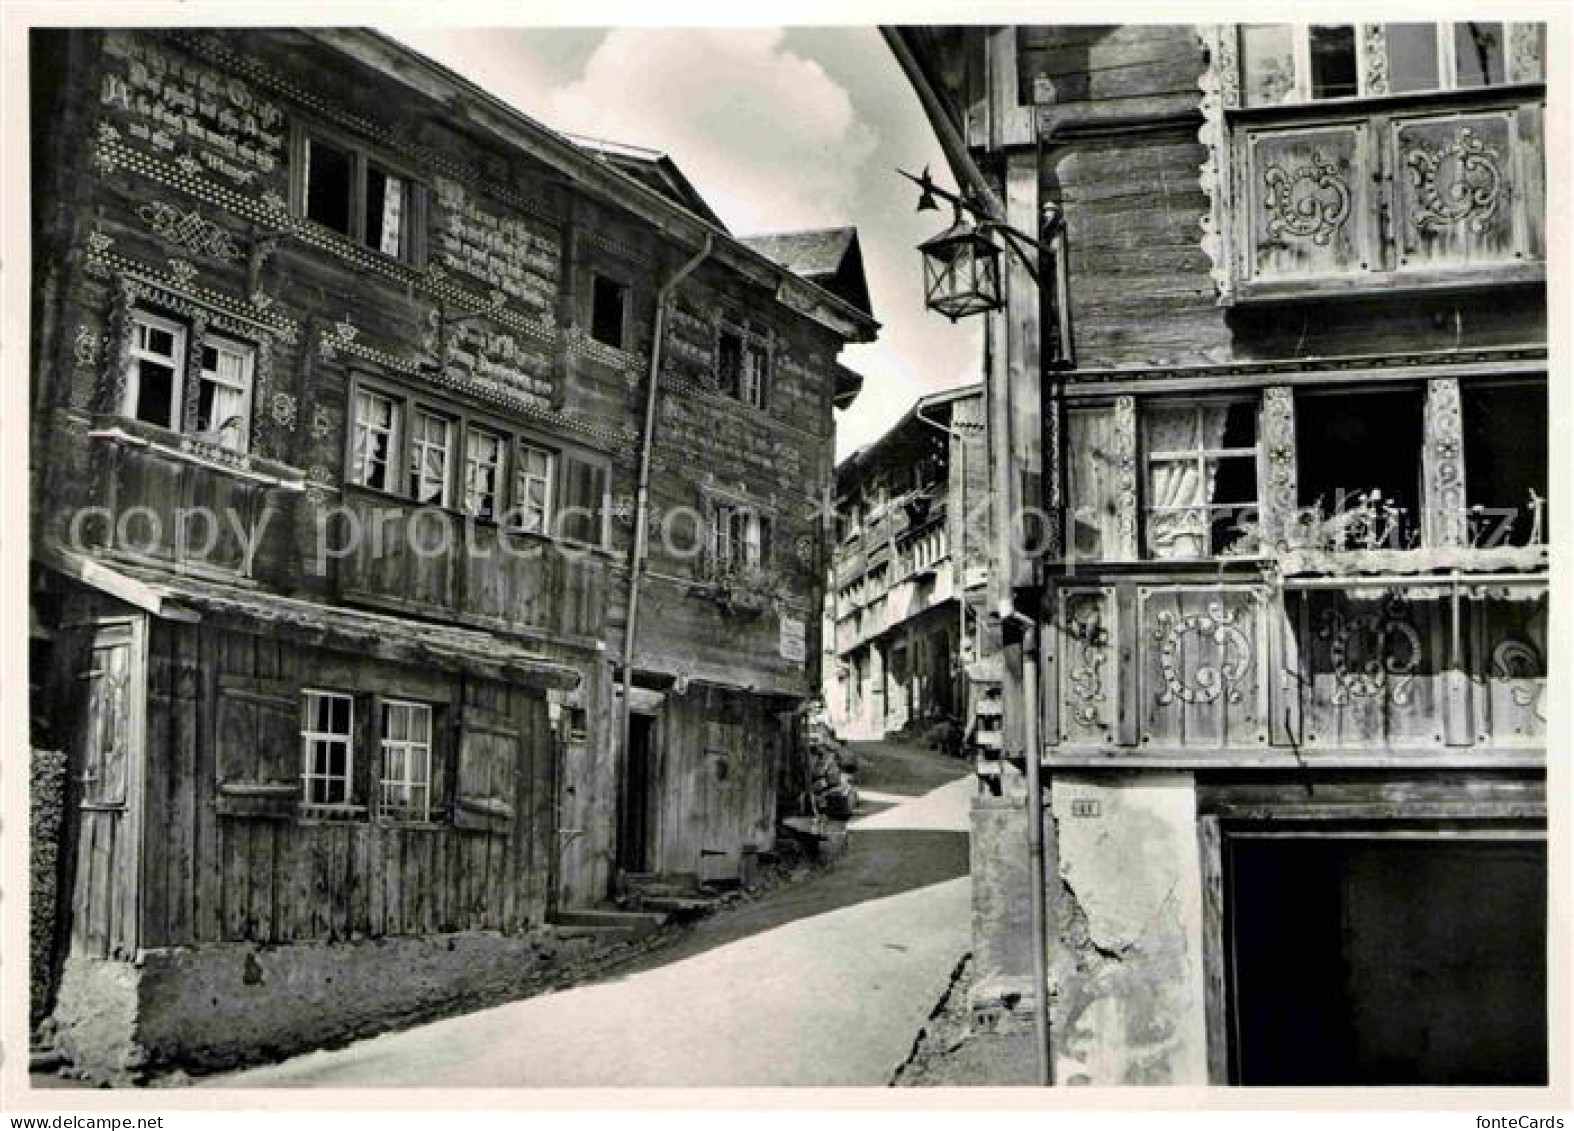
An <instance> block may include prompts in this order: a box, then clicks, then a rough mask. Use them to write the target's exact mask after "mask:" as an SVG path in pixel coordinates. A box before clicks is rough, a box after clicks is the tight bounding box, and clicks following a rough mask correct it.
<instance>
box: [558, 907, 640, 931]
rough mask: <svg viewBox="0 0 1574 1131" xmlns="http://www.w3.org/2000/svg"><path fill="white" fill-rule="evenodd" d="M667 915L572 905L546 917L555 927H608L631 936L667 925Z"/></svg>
mask: <svg viewBox="0 0 1574 1131" xmlns="http://www.w3.org/2000/svg"><path fill="white" fill-rule="evenodd" d="M668 918H669V917H668V916H667V915H665V914H663V913H661V912H659V911H624V910H621V909H619V908H615V907H574V908H565V909H562V910H559V911H555V912H553V913H552V915H551V917H550V918H549V919H548V922H550V923H551V924H552V925H553V926H555V927H564V928H570V929H574V928H583V927H591V928H603V927H604V928H609V929H613V930H621V931H626V932H627V933H628V934H629V935H630V936H632V937H636V938H637V937H639V936H642V935H648V934H650V933H651V932H652V931H657V930H660V929H661V928H662V927H664V926H666V925H667V922H668Z"/></svg>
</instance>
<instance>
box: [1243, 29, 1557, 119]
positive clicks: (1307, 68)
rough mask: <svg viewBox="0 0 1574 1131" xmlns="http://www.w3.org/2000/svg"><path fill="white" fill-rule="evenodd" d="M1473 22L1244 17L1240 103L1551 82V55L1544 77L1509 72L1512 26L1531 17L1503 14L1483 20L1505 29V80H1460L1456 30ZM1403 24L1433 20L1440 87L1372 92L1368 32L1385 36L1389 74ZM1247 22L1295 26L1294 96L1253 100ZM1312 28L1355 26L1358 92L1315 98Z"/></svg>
mask: <svg viewBox="0 0 1574 1131" xmlns="http://www.w3.org/2000/svg"><path fill="white" fill-rule="evenodd" d="M1471 22H1474V21H1469V20H1465V21H1461V20H1436V21H1434V20H1378V21H1367V22H1361V23H1353V24H1336V23H1312V22H1310V21H1308V22H1304V23H1285V22H1282V21H1281V22H1271V21H1270V22H1262V21H1244V20H1243V21H1241V22H1240V23H1238V24H1235V25H1232V28H1231V32H1232V34H1233V35H1234V36H1235V52H1236V60H1237V69H1238V81H1239V83H1240V92H1241V106H1242V107H1243V108H1246V109H1251V110H1270V109H1273V108H1276V107H1277V108H1283V107H1290V106H1325V105H1328V106H1337V105H1341V104H1345V103H1349V102H1356V101H1361V100H1364V99H1370V98H1388V97H1394V98H1408V97H1415V96H1420V95H1427V94H1440V93H1448V92H1454V91H1462V90H1465V91H1469V90H1474V91H1481V90H1494V89H1501V88H1504V87H1511V86H1515V85H1519V84H1520V83H1523V82H1527V81H1533V82H1545V81H1546V60H1545V59H1544V58H1542V59H1541V60H1540V67H1541V77H1540V78H1539V79H1534V80H1527V79H1516V78H1514V77H1513V76H1512V75H1511V74H1510V71H1509V67H1510V59H1509V53H1510V44H1511V41H1512V38H1513V29H1514V27H1515V25H1516V23H1518V24H1523V23H1525V22H1527V21H1523V20H1520V21H1514V20H1506V19H1503V20H1488V21H1482V22H1486V23H1495V24H1497V25H1498V26H1499V27H1500V28H1501V29H1502V45H1501V49H1502V67H1503V78H1502V81H1501V82H1497V83H1481V84H1479V85H1474V86H1466V85H1461V84H1460V82H1459V66H1458V52H1457V39H1456V30H1455V29H1456V27H1457V26H1458V25H1459V24H1461V23H1471ZM1529 22H1531V23H1535V22H1537V21H1529ZM1404 24H1430V25H1431V27H1432V29H1433V33H1434V39H1433V45H1434V50H1435V51H1436V55H1435V58H1436V60H1437V73H1438V85H1437V86H1435V87H1422V88H1416V89H1412V90H1402V91H1394V90H1391V89H1385V90H1379V91H1373V90H1372V89H1371V70H1372V68H1371V65H1370V61H1369V59H1368V53H1367V51H1366V49H1365V44H1366V41H1367V37H1368V36H1369V35H1372V34H1374V33H1375V34H1376V35H1377V36H1378V37H1379V39H1380V40H1381V44H1382V46H1381V51H1382V58H1383V65H1384V68H1383V69H1384V73H1385V74H1387V73H1389V72H1390V70H1391V67H1390V60H1389V55H1388V30H1387V29H1388V28H1389V27H1390V26H1392V25H1404ZM1248 27H1287V28H1289V29H1290V62H1291V66H1292V68H1293V72H1294V73H1293V75H1292V81H1291V85H1290V94H1291V97H1289V98H1286V99H1284V100H1282V101H1279V102H1254V101H1251V91H1252V89H1253V83H1252V76H1251V73H1250V71H1249V70H1248V66H1247V57H1246V39H1245V31H1246V29H1247V28H1248ZM1313 27H1348V28H1350V29H1351V30H1352V33H1353V37H1354V45H1355V46H1354V51H1355V73H1356V92H1355V93H1354V94H1352V95H1341V96H1338V97H1333V98H1316V97H1314V96H1313V94H1312V66H1311V62H1312V52H1311V29H1312V28H1313ZM1543 50H1544V49H1543Z"/></svg>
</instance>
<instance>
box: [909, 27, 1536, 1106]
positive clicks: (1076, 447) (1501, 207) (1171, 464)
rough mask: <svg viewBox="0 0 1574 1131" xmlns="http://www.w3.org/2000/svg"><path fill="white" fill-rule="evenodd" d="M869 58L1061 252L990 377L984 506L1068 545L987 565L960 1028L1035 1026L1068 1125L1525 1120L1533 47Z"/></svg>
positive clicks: (1273, 39) (1267, 42) (1453, 36)
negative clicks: (1135, 1120) (969, 936)
mask: <svg viewBox="0 0 1574 1131" xmlns="http://www.w3.org/2000/svg"><path fill="white" fill-rule="evenodd" d="M888 41H889V42H890V43H891V44H892V47H893V51H894V52H895V53H896V54H897V56H898V59H899V60H900V62H901V63H902V65H903V67H904V69H905V70H906V73H907V75H908V77H909V79H910V80H911V81H912V82H913V84H914V86H915V88H917V90H918V91H919V93H920V96H921V101H922V102H923V104H924V105H925V106H926V107H927V108H929V110H930V112H931V115H932V118H933V120H934V124H935V126H936V132H937V135H938V136H939V137H940V139H941V141H942V144H945V145H948V146H949V147H950V148H949V150H948V152H947V158H948V161H949V163H950V165H951V168H952V172H953V175H954V176H955V177H956V180H957V181H958V183H960V184H963V185H966V186H969V187H972V186H978V185H983V186H984V187H985V188H987V189H988V190H989V192H991V193H992V194H993V195H994V197H995V198H996V201H997V202H999V205H1000V209H1001V211H1003V212H1004V213H1005V216H1004V218H1005V219H1007V220H1009V222H1010V223H1011V224H1012V225H1014V226H1015V227H1017V228H1018V229H1020V230H1022V231H1025V232H1027V233H1031V234H1038V233H1041V232H1042V233H1043V234H1044V238H1043V241H1042V245H1041V249H1040V252H1039V255H1038V258H1037V262H1036V263H1035V262H1024V257H1021V256H1018V255H1016V254H1014V253H1007V254H1004V255H1003V261H1004V266H1003V268H1002V271H1003V274H1004V284H1005V285H1004V290H1005V295H1004V308H1003V309H1001V310H999V311H996V312H994V313H991V314H990V315H989V316H988V325H987V327H986V334H985V341H986V343H988V352H987V355H986V373H987V376H986V387H987V390H988V396H989V399H990V403H991V405H992V413H991V423H992V425H994V424H996V423H997V422H998V424H999V426H998V427H992V428H991V437H990V439H991V446H992V450H993V451H994V452H995V454H996V457H997V458H996V459H994V460H993V461H992V465H991V466H992V469H993V474H992V476H991V489H992V494H994V495H995V496H997V497H998V498H1000V499H1001V500H1002V501H1003V506H1004V508H1005V509H1006V510H1007V511H1008V512H1017V511H1020V512H1021V513H1023V514H1028V513H1031V512H1032V511H1034V510H1038V511H1041V512H1043V513H1047V514H1049V515H1051V516H1052V517H1053V518H1055V520H1056V521H1055V522H1053V523H1052V524H1051V528H1050V532H1049V534H1048V535H1047V536H1046V537H1044V538H1042V539H1038V540H1031V539H1023V540H1021V542H1020V545H1021V549H1016V548H1014V547H1015V546H1016V545H1017V542H1018V540H1017V539H1015V538H1011V539H1002V540H1001V544H1002V546H1003V547H1012V548H1009V549H1006V550H1003V551H1002V552H1001V553H1000V554H998V555H997V556H996V557H995V559H994V562H993V565H994V567H995V570H996V572H997V575H998V577H999V587H998V591H997V592H995V593H994V594H992V602H991V603H992V605H994V606H995V607H997V608H999V609H1000V610H1002V612H1003V614H1004V615H1007V616H1009V617H1010V623H1009V625H1008V627H1007V635H1006V638H1005V640H1004V642H1003V650H1002V657H1003V663H1002V685H1003V691H1004V696H1005V706H1006V726H1005V741H1004V749H1003V757H1002V758H1001V759H999V760H997V761H996V762H995V764H994V765H993V766H984V767H981V769H982V770H983V771H984V772H983V773H982V774H981V788H980V792H979V795H978V797H977V799H976V800H975V803H974V814H973V878H974V904H973V905H974V912H975V923H974V928H975V929H974V955H975V962H976V981H975V984H974V994H975V999H976V1004H977V1005H978V1006H979V1007H980V1008H982V1009H988V1010H991V1011H992V1013H993V1014H994V1015H999V1012H1000V1010H1001V1009H1002V1008H1003V1007H1006V1008H1009V1006H1010V1005H1012V1004H1013V1003H1016V1004H1020V1003H1025V1002H1032V1001H1035V1000H1036V1001H1043V1000H1045V997H1044V996H1045V995H1047V997H1048V1001H1049V1009H1050V1041H1049V1045H1050V1049H1051V1051H1052V1059H1053V1063H1052V1075H1053V1078H1054V1081H1055V1082H1056V1083H1064V1084H1090V1085H1116V1084H1186V1085H1195V1084H1205V1083H1213V1084H1242V1085H1256V1084H1278V1085H1292V1084H1293V1085H1302V1084H1308V1085H1311V1084H1316V1085H1354V1084H1380V1085H1400V1084H1413V1085H1414V1084H1508V1083H1514V1084H1538V1083H1544V1082H1545V1081H1546V1080H1547V1078H1548V1050H1549V1045H1548V1030H1547V1025H1546V1017H1547V1009H1546V1006H1547V987H1548V971H1547V941H1548V937H1547V894H1548V892H1547V883H1548V870H1547V869H1548V860H1547V845H1546V834H1547V825H1546V812H1547V806H1546V768H1547V757H1548V738H1549V736H1548V728H1547V718H1548V707H1547V694H1548V683H1547V670H1548V669H1547V663H1548V652H1549V647H1550V644H1551V638H1550V633H1549V621H1548V613H1549V573H1548V547H1547V529H1548V528H1547V513H1546V509H1545V503H1546V496H1547V489H1548V481H1547V467H1548V461H1547V448H1548V439H1549V437H1548V425H1549V420H1548V409H1547V380H1548V360H1547V306H1546V298H1547V289H1546V283H1547V249H1546V240H1545V231H1546V224H1547V216H1546V210H1545V203H1544V197H1545V177H1546V162H1545V158H1544V152H1543V123H1544V121H1545V120H1546V119H1545V112H1546V96H1547V87H1546V75H1545V71H1544V65H1545V64H1544V60H1545V59H1546V45H1545V43H1546V28H1545V27H1544V26H1542V25H1539V24H1533V23H1514V22H1498V21H1488V22H1451V23H1403V24H1392V23H1390V24H1360V25H1350V24H1344V25H1340V24H1325V25H1304V24H1298V25H1297V24H1272V23H1263V24H1247V25H1222V26H1213V25H1209V26H1188V25H1152V24H1125V25H1108V26H1093V25H1049V26H1022V27H968V28H901V29H893V30H892V31H891V32H889V33H888ZM948 139H950V140H948ZM1046 217H1048V219H1049V221H1050V223H1049V224H1047V225H1046V224H1045V218H1046ZM1035 270H1036V272H1037V274H1036V275H1035V274H1034V272H1035ZM995 410H998V412H997V411H995ZM1035 763H1036V764H1037V766H1038V767H1039V769H1040V771H1041V773H1042V780H1043V785H1044V790H1043V794H1042V801H1043V804H1044V806H1045V807H1046V809H1047V811H1048V812H1047V817H1046V819H1045V821H1044V826H1043V827H1044V836H1045V839H1046V841H1047V843H1046V845H1045V849H1044V862H1045V867H1046V871H1047V877H1046V882H1045V884H1044V892H1043V894H1044V897H1045V900H1046V902H1047V905H1048V916H1047V919H1048V924H1047V940H1046V942H1045V946H1044V951H1045V954H1044V959H1045V960H1046V961H1047V964H1048V971H1047V985H1046V984H1041V983H1039V981H1038V976H1037V974H1036V972H1035V953H1034V950H1035V943H1034V939H1033V935H1032V934H1031V933H1030V929H1031V923H1030V919H1029V916H1028V914H1027V909H1028V908H1029V907H1030V906H1031V904H1032V900H1031V899H1030V895H1031V881H1030V878H1029V877H1030V874H1031V869H1030V858H1029V854H1028V851H1027V845H1028V844H1029V838H1028V836H1027V813H1028V812H1029V800H1030V799H1029V798H1028V794H1027V790H1028V786H1027V784H1026V777H1027V775H1026V774H1025V772H1024V771H1025V769H1026V768H1027V767H1028V766H1030V765H1033V764H1035ZM1018 1016H1021V1014H1020V1013H1019V1014H1018Z"/></svg>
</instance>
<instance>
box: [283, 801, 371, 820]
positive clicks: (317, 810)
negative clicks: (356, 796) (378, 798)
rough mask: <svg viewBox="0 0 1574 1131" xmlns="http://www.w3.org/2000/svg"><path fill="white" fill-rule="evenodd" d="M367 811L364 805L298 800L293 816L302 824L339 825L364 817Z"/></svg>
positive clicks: (363, 818)
mask: <svg viewBox="0 0 1574 1131" xmlns="http://www.w3.org/2000/svg"><path fill="white" fill-rule="evenodd" d="M366 816H367V811H366V806H364V805H312V804H308V803H307V802H304V801H302V802H299V803H298V804H297V805H296V806H295V818H296V821H297V823H299V824H302V825H341V824H346V823H351V822H358V821H363V820H365V819H366Z"/></svg>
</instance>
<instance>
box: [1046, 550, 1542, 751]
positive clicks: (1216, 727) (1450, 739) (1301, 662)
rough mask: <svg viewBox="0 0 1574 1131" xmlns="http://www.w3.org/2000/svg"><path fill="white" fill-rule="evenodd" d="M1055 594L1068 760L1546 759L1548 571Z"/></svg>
mask: <svg viewBox="0 0 1574 1131" xmlns="http://www.w3.org/2000/svg"><path fill="white" fill-rule="evenodd" d="M1053 602H1054V603H1053V607H1052V608H1051V609H1048V610H1046V619H1048V620H1050V621H1051V622H1052V623H1051V624H1050V631H1049V632H1048V634H1047V636H1048V642H1047V644H1046V648H1047V656H1046V660H1047V663H1046V671H1048V672H1050V673H1051V674H1050V679H1051V680H1052V683H1051V685H1050V689H1049V692H1050V693H1049V695H1048V696H1047V697H1046V699H1047V710H1048V712H1049V714H1050V718H1049V719H1048V720H1046V721H1047V723H1048V724H1049V725H1048V726H1046V728H1045V733H1046V735H1047V736H1048V738H1047V742H1048V746H1047V749H1046V754H1047V756H1048V757H1050V758H1051V759H1053V760H1056V761H1059V762H1067V763H1089V762H1096V763H1100V764H1120V763H1123V762H1124V763H1136V764H1143V763H1152V762H1154V761H1173V762H1176V763H1180V764H1196V765H1212V766H1220V765H1225V766H1228V765H1258V766H1261V765H1282V766H1285V767H1295V766H1300V765H1309V764H1313V763H1322V764H1328V765H1351V766H1353V765H1392V764H1410V763H1420V764H1425V763H1432V764H1441V765H1450V764H1452V765H1537V764H1540V763H1541V761H1542V760H1543V758H1544V747H1545V742H1546V706H1545V691H1546V671H1547V580H1546V575H1545V574H1544V573H1541V574H1517V573H1503V574H1474V575H1472V574H1465V573H1457V572H1456V573H1452V574H1442V575H1433V576H1413V577H1407V576H1401V575H1366V576H1348V575H1346V576H1331V577H1313V576H1307V577H1294V578H1283V579H1282V580H1279V581H1277V582H1267V581H1241V582H1238V583H1236V582H1220V581H1217V580H1215V581H1211V582H1210V581H1207V580H1202V579H1197V580H1175V581H1170V582H1165V583H1157V582H1154V581H1152V580H1147V579H1145V580H1140V581H1139V580H1126V579H1118V580H1112V579H1109V578H1104V579H1102V580H1101V581H1100V582H1099V583H1096V584H1095V583H1087V584H1073V585H1068V586H1066V587H1063V588H1060V589H1058V590H1057V591H1056V593H1055V595H1054V598H1053Z"/></svg>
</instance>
